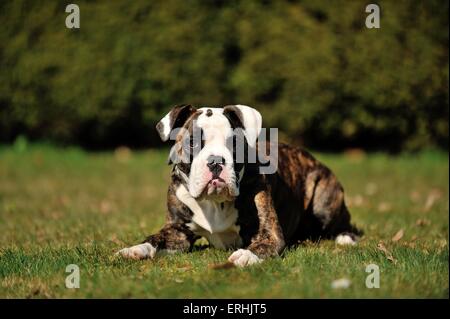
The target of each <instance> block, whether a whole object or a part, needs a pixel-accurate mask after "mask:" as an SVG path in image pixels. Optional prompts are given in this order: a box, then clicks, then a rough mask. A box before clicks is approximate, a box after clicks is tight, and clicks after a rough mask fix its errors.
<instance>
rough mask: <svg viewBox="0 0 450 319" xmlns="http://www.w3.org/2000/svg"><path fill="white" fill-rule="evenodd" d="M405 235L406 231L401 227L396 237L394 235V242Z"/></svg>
mask: <svg viewBox="0 0 450 319" xmlns="http://www.w3.org/2000/svg"><path fill="white" fill-rule="evenodd" d="M403 235H404V231H403V229H400V230H399V231H398V232H397V233H396V234H395V235H394V237H392V241H393V242H397V241H399V240H400V239H402V237H403Z"/></svg>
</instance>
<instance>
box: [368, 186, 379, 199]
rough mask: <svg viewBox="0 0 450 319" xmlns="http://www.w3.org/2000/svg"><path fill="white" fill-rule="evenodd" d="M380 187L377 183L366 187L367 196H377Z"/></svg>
mask: <svg viewBox="0 0 450 319" xmlns="http://www.w3.org/2000/svg"><path fill="white" fill-rule="evenodd" d="M377 190H378V186H377V184H375V183H369V184H367V185H366V195H368V196H373V195H375V194H376V192H377Z"/></svg>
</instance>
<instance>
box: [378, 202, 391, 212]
mask: <svg viewBox="0 0 450 319" xmlns="http://www.w3.org/2000/svg"><path fill="white" fill-rule="evenodd" d="M391 209H392V205H391V204H390V203H388V202H381V203H380V204H379V205H378V211H379V212H380V213H385V212H388V211H390V210H391Z"/></svg>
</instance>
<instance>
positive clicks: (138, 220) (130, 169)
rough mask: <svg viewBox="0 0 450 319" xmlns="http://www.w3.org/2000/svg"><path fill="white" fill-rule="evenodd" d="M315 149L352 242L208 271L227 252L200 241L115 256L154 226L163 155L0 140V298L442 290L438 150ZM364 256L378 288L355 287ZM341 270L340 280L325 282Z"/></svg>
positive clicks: (442, 178)
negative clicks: (340, 284) (352, 231)
mask: <svg viewBox="0 0 450 319" xmlns="http://www.w3.org/2000/svg"><path fill="white" fill-rule="evenodd" d="M315 155H316V156H317V157H318V158H319V159H321V160H322V161H323V162H324V163H325V164H327V165H328V166H329V167H330V168H331V169H333V171H334V172H335V173H336V175H337V176H338V177H339V179H340V181H341V182H342V184H343V185H344V188H345V190H346V198H347V202H348V206H349V208H350V211H351V213H352V216H353V221H354V222H355V223H356V224H357V225H358V226H359V227H361V228H363V229H364V230H365V233H366V234H365V236H364V237H363V239H362V241H361V242H360V244H359V245H358V246H356V247H347V248H340V247H339V248H338V247H336V246H335V244H334V242H332V241H324V242H320V243H311V242H307V243H304V244H303V245H301V246H299V247H297V248H292V249H290V250H288V251H286V252H285V253H284V254H283V256H282V257H281V258H274V259H271V260H267V261H265V262H264V263H262V264H260V265H256V266H253V267H250V268H246V269H237V268H232V269H214V268H213V267H211V265H213V264H217V263H221V262H224V261H225V260H226V258H227V256H228V255H229V254H230V252H224V251H219V250H216V249H213V248H206V249H202V248H204V245H201V244H202V243H201V242H200V243H199V245H198V246H197V248H196V249H195V251H194V252H192V253H188V254H176V255H171V256H165V257H159V258H157V259H155V260H145V261H128V260H121V259H116V258H113V253H114V252H115V251H117V250H118V249H120V248H123V247H124V246H128V245H132V244H135V243H138V242H140V241H141V240H142V239H143V238H144V236H146V235H148V234H150V233H152V232H155V231H157V230H158V228H159V227H160V226H161V225H162V224H163V222H164V214H165V205H166V198H165V195H166V189H167V185H168V180H169V171H170V169H169V167H168V166H167V165H166V164H165V162H166V158H167V152H166V151H145V152H132V153H128V152H126V151H118V152H116V153H114V152H105V153H87V152H84V151H81V150H79V149H72V148H70V149H58V148H52V147H48V146H42V145H41V146H37V145H33V146H31V147H30V146H29V147H24V146H23V145H22V147H15V148H14V147H0V279H1V285H0V297H7V298H14V297H19V298H27V297H31V298H90V297H99V298H104V297H119V298H122V297H125V298H126V297H131V298H135V297H146V298H155V297H156V298H160V297H163V298H167V297H169V298H170V297H175V298H185V297H186V298H187V297H190V298H199V297H204V298H226V297H237V298H240V297H244V298H253V297H254V298H330V297H331V298H347V297H358V298H372V297H375V298H384V297H387V298H401V297H406V298H415V297H418V298H429V297H434V298H448V296H449V291H448V275H449V274H448V222H449V221H448V214H449V212H448V207H449V201H448V173H449V172H448V154H445V153H437V152H426V153H422V154H419V155H401V156H398V157H392V156H388V155H383V154H370V155H365V154H361V153H352V154H345V155H333V154H315ZM400 230H403V232H404V235H403V236H402V238H400V239H399V237H400V236H397V238H395V239H398V240H392V238H393V237H394V235H395V234H396V233H397V232H398V231H400ZM380 241H382V242H383V244H382V245H384V247H385V248H386V249H385V251H383V250H382V249H380V248H378V247H377V246H378V244H379V242H380ZM203 244H204V243H203ZM371 263H375V264H377V265H378V266H379V267H380V270H381V275H380V276H381V279H380V288H379V289H368V288H366V286H365V281H366V276H367V275H368V273H366V272H365V268H366V266H367V265H368V264H371ZM69 264H77V265H78V266H79V267H80V274H81V279H80V285H81V287H80V288H79V289H67V288H66V287H65V277H66V276H67V275H68V274H67V273H65V268H66V266H67V265H69ZM340 278H347V279H349V280H350V281H351V285H350V287H349V288H347V289H333V288H331V283H332V282H333V280H336V279H340Z"/></svg>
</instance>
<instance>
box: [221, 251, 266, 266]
mask: <svg viewBox="0 0 450 319" xmlns="http://www.w3.org/2000/svg"><path fill="white" fill-rule="evenodd" d="M228 261H229V262H232V263H233V264H235V265H236V266H238V267H245V266H250V265H253V264H258V263H260V262H262V259H260V258H259V257H258V256H256V255H255V254H254V253H252V252H251V251H250V250H248V249H238V250H236V251H235V252H234V253H232V254H231V256H230V257H228Z"/></svg>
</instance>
